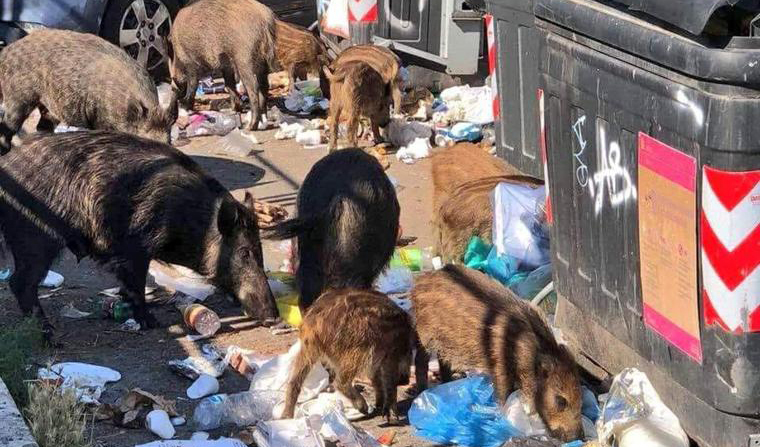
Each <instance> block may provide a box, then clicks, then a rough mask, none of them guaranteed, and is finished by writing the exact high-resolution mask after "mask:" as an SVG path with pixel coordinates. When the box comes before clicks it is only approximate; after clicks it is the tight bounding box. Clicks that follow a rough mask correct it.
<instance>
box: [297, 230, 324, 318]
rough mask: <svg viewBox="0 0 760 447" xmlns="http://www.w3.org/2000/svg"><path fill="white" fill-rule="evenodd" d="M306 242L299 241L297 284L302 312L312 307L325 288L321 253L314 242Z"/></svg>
mask: <svg viewBox="0 0 760 447" xmlns="http://www.w3.org/2000/svg"><path fill="white" fill-rule="evenodd" d="M304 237H308V236H304ZM299 239H300V238H299ZM304 242H305V241H302V240H299V241H298V270H297V271H296V282H297V284H298V290H299V291H300V292H301V298H300V299H299V301H298V305H299V307H300V308H301V312H304V311H305V310H306V309H308V308H309V306H311V304H312V303H313V302H314V301H315V300H316V299H317V298H318V297H319V295H320V294H321V293H322V289H324V286H325V278H324V272H323V271H322V265H323V263H322V260H321V257H320V255H319V251H318V250H317V249H316V248H314V245H315V244H314V242H305V243H304Z"/></svg>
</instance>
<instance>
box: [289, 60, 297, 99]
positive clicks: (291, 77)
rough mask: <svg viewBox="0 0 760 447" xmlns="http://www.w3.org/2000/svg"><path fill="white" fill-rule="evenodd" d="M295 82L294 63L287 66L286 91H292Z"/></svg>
mask: <svg viewBox="0 0 760 447" xmlns="http://www.w3.org/2000/svg"><path fill="white" fill-rule="evenodd" d="M295 84H296V64H292V65H291V66H290V67H289V68H288V93H292V92H293V89H295V88H296V87H295Z"/></svg>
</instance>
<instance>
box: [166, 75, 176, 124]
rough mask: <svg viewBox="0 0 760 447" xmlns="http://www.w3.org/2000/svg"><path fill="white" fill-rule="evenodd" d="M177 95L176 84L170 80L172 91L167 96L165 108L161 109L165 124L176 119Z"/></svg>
mask: <svg viewBox="0 0 760 447" xmlns="http://www.w3.org/2000/svg"><path fill="white" fill-rule="evenodd" d="M178 96H179V94H178V93H177V87H176V84H175V83H174V81H173V80H172V92H171V95H170V96H169V105H168V106H167V107H166V110H164V111H163V115H164V116H163V118H164V121H165V124H167V125H172V124H174V122H175V121H177V117H178V116H179V101H178Z"/></svg>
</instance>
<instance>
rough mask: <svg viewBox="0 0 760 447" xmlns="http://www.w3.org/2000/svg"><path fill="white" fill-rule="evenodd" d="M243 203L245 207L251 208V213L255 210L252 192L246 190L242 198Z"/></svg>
mask: <svg viewBox="0 0 760 447" xmlns="http://www.w3.org/2000/svg"><path fill="white" fill-rule="evenodd" d="M243 205H245V207H246V208H248V209H249V210H251V212H252V213H255V212H256V200H254V198H253V194H251V193H250V192H248V191H246V192H245V197H244V198H243Z"/></svg>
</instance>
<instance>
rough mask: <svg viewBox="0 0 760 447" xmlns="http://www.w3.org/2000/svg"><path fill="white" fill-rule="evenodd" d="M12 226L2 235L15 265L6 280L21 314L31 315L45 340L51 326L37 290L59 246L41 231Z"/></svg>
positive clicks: (48, 337)
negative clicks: (8, 278)
mask: <svg viewBox="0 0 760 447" xmlns="http://www.w3.org/2000/svg"><path fill="white" fill-rule="evenodd" d="M12 226H13V227H17V225H12ZM12 226H11V225H9V226H8V228H7V229H6V232H5V240H6V243H7V244H8V246H9V247H10V249H11V252H12V253H13V262H14V265H15V271H14V272H13V275H11V278H10V281H9V283H10V288H11V291H12V292H13V295H15V296H16V300H17V301H18V305H19V307H20V308H21V311H22V312H23V313H24V315H27V316H34V317H36V318H37V319H38V320H39V322H40V324H42V330H43V334H44V336H45V339H47V340H48V341H49V340H50V339H51V337H52V335H53V325H52V324H50V321H49V320H48V319H47V316H46V315H45V313H44V312H43V310H42V306H41V305H40V300H39V297H38V296H37V287H38V285H39V283H40V282H42V280H43V279H45V275H46V274H47V271H48V270H49V269H50V266H51V265H52V264H53V260H54V259H55V257H56V255H57V254H58V253H59V252H60V251H61V247H60V245H59V244H58V243H57V242H56V241H55V240H53V239H52V238H50V237H49V236H47V235H46V234H44V233H43V232H42V231H39V230H31V231H28V230H24V229H18V230H15V229H11V227H12Z"/></svg>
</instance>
